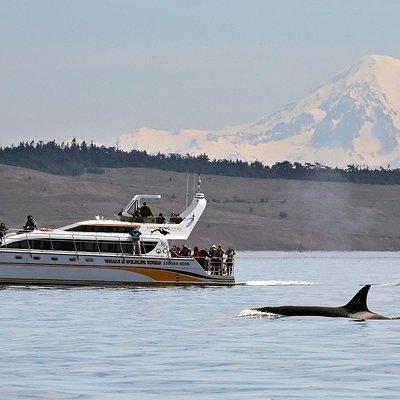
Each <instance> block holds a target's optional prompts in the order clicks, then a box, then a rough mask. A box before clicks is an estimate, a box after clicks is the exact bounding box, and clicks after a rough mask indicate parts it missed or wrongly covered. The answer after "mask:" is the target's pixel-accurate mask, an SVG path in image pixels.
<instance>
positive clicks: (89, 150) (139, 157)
mask: <svg viewBox="0 0 400 400" xmlns="http://www.w3.org/2000/svg"><path fill="white" fill-rule="evenodd" d="M0 164H8V165H14V166H18V167H24V168H30V169H34V170H38V171H43V172H47V173H51V174H56V175H82V174H84V173H97V174H102V173H104V168H139V167H140V168H158V169H161V170H167V171H177V172H186V171H194V172H197V173H201V174H210V175H224V176H237V177H246V178H261V179H296V180H312V181H329V182H355V183H368V184H378V185H397V184H400V169H399V168H396V169H391V168H389V167H388V168H387V169H385V168H375V169H370V168H368V167H365V166H357V165H348V166H347V168H332V167H328V166H325V165H322V164H319V163H305V164H301V163H298V162H294V163H292V162H289V161H282V162H277V163H275V164H274V165H272V166H269V165H265V164H263V163H261V162H259V161H253V162H251V163H249V162H246V161H241V160H235V161H234V160H226V159H222V160H216V159H214V160H211V159H210V158H209V157H208V156H207V155H206V154H201V155H198V156H191V155H189V154H186V155H182V154H162V153H158V154H148V153H147V152H146V151H140V150H131V151H123V150H120V149H118V148H117V147H114V146H109V147H107V146H98V145H96V144H93V143H90V144H88V143H86V142H82V143H78V142H77V141H76V140H75V139H74V140H72V142H71V143H61V144H58V143H56V142H55V141H50V142H47V143H44V142H42V141H40V142H37V143H35V142H34V141H32V142H30V143H28V142H21V143H20V144H19V145H18V146H15V145H12V146H6V147H0Z"/></svg>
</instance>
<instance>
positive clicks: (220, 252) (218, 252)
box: [214, 244, 225, 261]
mask: <svg viewBox="0 0 400 400" xmlns="http://www.w3.org/2000/svg"><path fill="white" fill-rule="evenodd" d="M224 254H225V250H224V249H223V248H222V245H221V244H219V245H218V247H217V250H216V251H215V256H214V257H217V258H219V259H220V260H221V261H222V259H223V258H224Z"/></svg>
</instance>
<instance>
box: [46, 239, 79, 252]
mask: <svg viewBox="0 0 400 400" xmlns="http://www.w3.org/2000/svg"><path fill="white" fill-rule="evenodd" d="M52 243H53V247H54V250H61V251H75V246H74V242H73V240H52Z"/></svg>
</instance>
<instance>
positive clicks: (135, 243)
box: [129, 226, 142, 256]
mask: <svg viewBox="0 0 400 400" xmlns="http://www.w3.org/2000/svg"><path fill="white" fill-rule="evenodd" d="M129 234H130V235H131V238H132V254H136V255H138V256H140V254H141V252H140V236H142V232H140V231H139V228H138V227H137V226H134V227H133V228H132V230H131V231H130V232H129Z"/></svg>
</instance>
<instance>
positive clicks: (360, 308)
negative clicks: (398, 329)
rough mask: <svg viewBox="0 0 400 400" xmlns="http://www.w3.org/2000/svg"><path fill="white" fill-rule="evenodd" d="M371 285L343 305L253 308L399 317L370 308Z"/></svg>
mask: <svg viewBox="0 0 400 400" xmlns="http://www.w3.org/2000/svg"><path fill="white" fill-rule="evenodd" d="M370 288H371V285H365V286H364V287H363V288H362V289H361V290H360V291H359V292H358V293H357V294H356V295H355V296H354V297H353V298H352V299H351V300H350V301H349V302H348V303H347V304H346V305H344V306H341V307H318V306H280V307H260V308H254V309H253V310H256V311H260V312H268V313H273V314H279V315H283V316H319V317H332V318H352V319H359V320H366V319H399V318H388V317H385V316H383V315H380V314H377V313H374V312H372V311H370V310H369V309H368V306H367V296H368V291H369V289H370Z"/></svg>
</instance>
